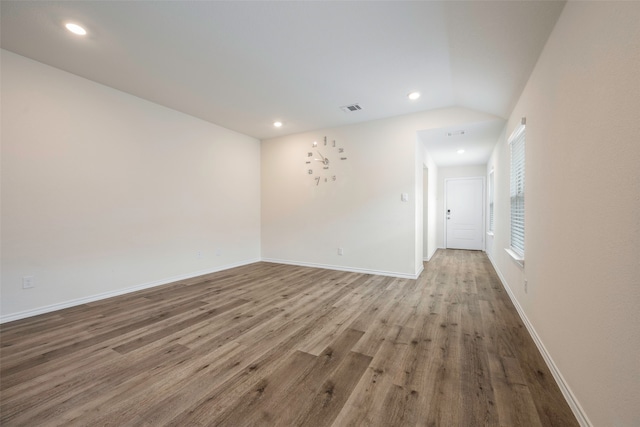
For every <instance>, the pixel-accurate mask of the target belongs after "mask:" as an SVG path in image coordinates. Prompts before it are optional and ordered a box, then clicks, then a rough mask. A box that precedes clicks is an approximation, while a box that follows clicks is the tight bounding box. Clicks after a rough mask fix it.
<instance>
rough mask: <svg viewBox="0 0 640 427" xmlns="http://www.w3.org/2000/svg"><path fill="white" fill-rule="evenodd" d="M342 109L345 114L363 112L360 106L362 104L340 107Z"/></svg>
mask: <svg viewBox="0 0 640 427" xmlns="http://www.w3.org/2000/svg"><path fill="white" fill-rule="evenodd" d="M340 109H341V110H342V111H344V112H345V113H351V112H354V111H360V110H362V107H361V106H360V104H351V105H343V106H342V107H340Z"/></svg>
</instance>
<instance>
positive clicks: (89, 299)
mask: <svg viewBox="0 0 640 427" xmlns="http://www.w3.org/2000/svg"><path fill="white" fill-rule="evenodd" d="M259 261H260V259H259V258H256V259H250V260H245V261H240V262H237V263H234V264H227V265H222V266H217V267H214V268H209V269H206V270H200V271H194V272H191V273H187V274H181V275H178V276H173V277H167V278H165V279H160V280H154V281H153V282H147V283H142V284H140V285H136V286H131V287H129V288H124V289H117V290H113V291H109V292H103V293H101V294H96V295H90V296H87V297H82V298H77V299H73V300H70V301H64V302H60V303H56V304H51V305H47V306H44V307H38V308H34V309H31V310H25V311H20V312H18V313H11V314H7V315H4V316H0V324H1V323H6V322H13V321H14V320H20V319H25V318H27V317H33V316H37V315H39V314H45V313H50V312H52V311H57V310H62V309H64V308H69V307H74V306H77V305H81V304H87V303H90V302H95V301H100V300H103V299H107V298H111V297H116V296H119V295H124V294H128V293H131V292H136V291H141V290H143V289H148V288H153V287H155V286H162V285H166V284H169V283H173V282H177V281H179V280H185V279H191V278H192V277H198V276H203V275H205V274H211V273H216V272H218V271H223V270H228V269H230V268H235V267H241V266H243V265H248V264H253V263H255V262H259Z"/></svg>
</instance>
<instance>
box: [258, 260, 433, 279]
mask: <svg viewBox="0 0 640 427" xmlns="http://www.w3.org/2000/svg"><path fill="white" fill-rule="evenodd" d="M262 261H264V262H273V263H275V264H287V265H296V266H298V267H312V268H324V269H326V270H336V271H348V272H350V273H363V274H375V275H377V276H390V277H399V278H401V279H414V280H415V279H417V278H418V276H420V273H422V270H423V269H424V266H420V270H419V271H418V272H417V273H416V274H407V273H397V272H393V271H381V270H367V269H363V268H355V267H342V266H338V265H328V264H316V263H311V262H300V261H290V260H284V259H275V258H262Z"/></svg>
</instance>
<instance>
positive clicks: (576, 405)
mask: <svg viewBox="0 0 640 427" xmlns="http://www.w3.org/2000/svg"><path fill="white" fill-rule="evenodd" d="M487 258H489V261H490V262H491V265H493V269H494V270H495V271H496V273H497V274H498V278H499V279H500V281H501V282H502V286H503V287H504V289H505V290H506V291H507V294H508V295H509V299H511V302H512V303H513V306H514V307H515V308H516V311H517V312H518V315H519V316H520V319H521V320H522V323H524V325H525V326H526V328H527V331H529V335H530V336H531V338H533V342H534V343H535V344H536V347H538V351H539V352H540V354H542V358H543V359H544V361H545V363H546V364H547V367H548V368H549V370H550V371H551V374H552V375H553V378H554V379H555V380H556V383H557V384H558V387H559V388H560V391H561V392H562V395H563V396H564V398H565V400H566V401H567V403H568V404H569V407H570V408H571V411H572V412H573V415H575V417H576V419H577V421H578V424H580V425H581V426H582V427H592V426H593V424H591V421H589V418H588V417H587V414H586V413H585V412H584V409H582V406H581V405H580V402H578V399H577V398H576V396H575V395H574V394H573V392H572V391H571V387H569V384H567V381H566V380H565V379H564V377H563V376H562V374H561V373H560V369H558V366H556V364H555V362H554V361H553V358H552V357H551V354H549V352H548V351H547V349H546V347H545V346H544V344H543V343H542V339H540V336H539V335H538V333H537V332H536V330H535V328H534V327H533V325H532V324H531V322H530V321H529V318H528V317H527V315H526V314H525V312H524V310H523V309H522V306H521V305H520V303H519V302H518V300H517V299H516V297H515V295H514V294H513V292H512V291H511V288H510V287H509V286H508V285H507V281H506V279H505V278H504V276H503V275H502V273H501V272H500V270H499V269H498V267H497V266H496V263H495V262H494V261H493V258H492V257H491V256H490V255H489V254H487Z"/></svg>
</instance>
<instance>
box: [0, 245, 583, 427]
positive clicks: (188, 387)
mask: <svg viewBox="0 0 640 427" xmlns="http://www.w3.org/2000/svg"><path fill="white" fill-rule="evenodd" d="M0 333H1V335H0V341H1V348H2V350H1V368H0V374H1V376H0V389H1V394H0V410H1V412H0V424H1V425H3V426H49V425H51V426H58V425H59V426H163V425H171V426H192V425H197V426H210V425H211V426H232V427H236V426H302V425H305V426H385V427H389V426H414V425H420V426H445V427H448V426H465V427H467V426H527V427H529V426H577V425H578V424H577V422H576V420H575V418H574V416H573V414H572V413H571V410H570V409H569V407H568V405H567V403H566V401H565V400H564V398H563V396H562V394H561V392H560V390H559V389H558V386H557V385H556V383H555V382H554V380H553V377H552V376H551V373H550V372H549V370H548V368H547V367H546V365H545V363H544V361H543V359H542V357H541V355H540V353H539V352H538V350H537V349H536V346H535V344H534V343H533V341H532V339H531V337H530V336H529V335H528V333H527V330H526V328H525V327H524V325H523V324H522V322H521V320H520V318H519V317H518V314H517V312H516V311H515V309H514V307H513V305H512V304H511V302H510V300H509V297H508V295H507V293H506V292H505V290H504V289H503V287H502V285H501V283H500V281H499V279H498V277H497V276H496V273H495V271H494V270H493V268H492V266H491V264H490V262H489V261H488V259H487V257H486V255H485V254H484V253H482V252H472V251H456V250H446V251H445V250H440V251H438V252H437V253H436V255H435V256H434V258H433V259H432V260H431V261H430V262H429V263H425V271H424V272H423V273H422V275H421V276H420V277H419V278H418V280H408V279H398V278H391V277H383V276H375V275H369V274H359V273H349V272H339V271H331V270H323V269H315V268H307V267H295V266H289V265H278V264H270V263H256V264H252V265H248V266H244V267H239V268H234V269H231V270H226V271H222V272H218V273H214V274H210V275H207V276H202V277H198V278H195V279H190V280H184V281H181V282H177V283H172V284H169V285H166V286H162V287H156V288H153V289H148V290H144V291H140V292H136V293H132V294H127V295H124V296H120V297H116V298H111V299H108V300H103V301H99V302H94V303H91V304H85V305H82V306H77V307H73V308H69V309H66V310H62V311H58V312H54V313H49V314H45V315H41V316H37V317H32V318H29V319H23V320H19V321H16V322H11V323H7V324H4V325H2V327H1V329H0Z"/></svg>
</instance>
